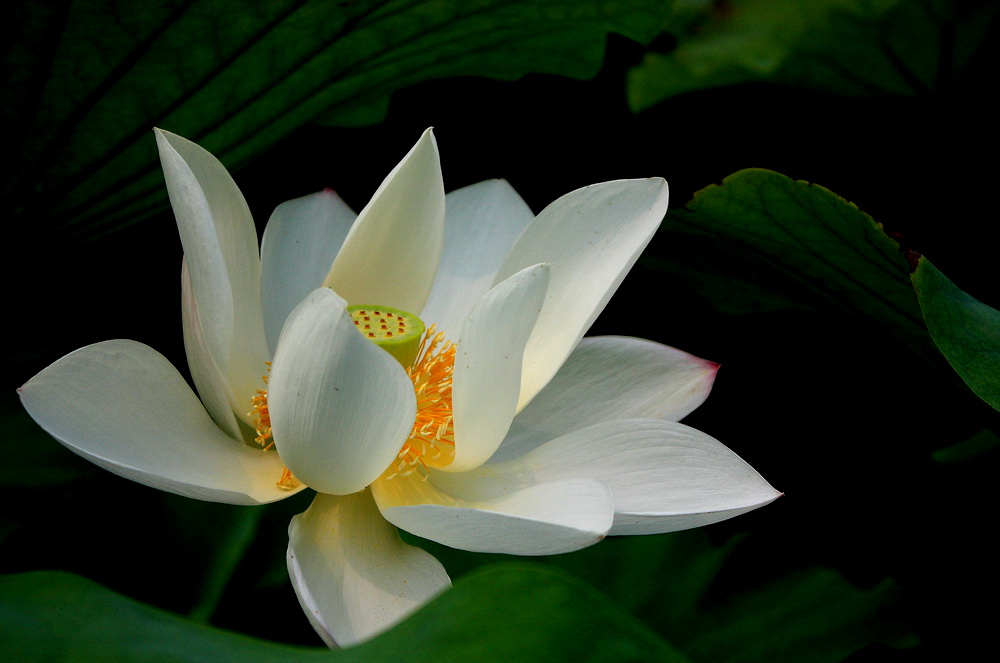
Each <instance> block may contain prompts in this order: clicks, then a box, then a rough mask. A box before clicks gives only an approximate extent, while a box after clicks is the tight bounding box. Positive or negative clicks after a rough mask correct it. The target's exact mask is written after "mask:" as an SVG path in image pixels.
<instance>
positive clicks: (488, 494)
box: [435, 419, 780, 534]
mask: <svg viewBox="0 0 1000 663" xmlns="http://www.w3.org/2000/svg"><path fill="white" fill-rule="evenodd" d="M567 477H588V478H591V479H596V480H599V481H601V482H602V483H604V484H605V485H607V486H608V487H609V488H610V489H611V492H612V494H613V495H614V504H615V522H614V527H613V528H612V529H611V534H656V533H660V532H672V531H676V530H681V529H688V528H691V527H700V526H702V525H707V524H709V523H714V522H718V521H720V520H725V519H727V518H732V517H733V516H737V515H739V514H741V513H745V512H747V511H750V510H752V509H756V508H757V507H760V506H763V505H765V504H767V503H769V502H771V501H773V500H775V499H776V498H778V497H779V496H780V493H778V492H777V491H776V490H775V489H774V488H772V487H771V486H770V485H769V484H768V483H767V482H766V481H765V480H764V479H763V478H762V477H761V476H760V475H759V474H757V472H755V471H754V469H753V468H752V467H750V466H749V465H747V463H746V462H744V461H743V460H742V459H741V458H740V457H739V456H737V455H736V454H734V453H733V452H732V451H730V450H729V449H727V448H726V447H725V446H723V445H722V444H721V443H720V442H718V441H717V440H715V439H713V438H711V437H709V436H708V435H705V434H704V433H701V432H699V431H697V430H695V429H693V428H690V427H688V426H685V425H684V424H678V423H675V422H670V421H660V420H654V419H624V420H621V421H606V422H603V423H599V424H594V425H593V426H589V427H587V428H583V429H580V430H577V431H575V432H573V433H570V434H568V435H564V436H562V437H559V438H556V439H554V440H552V441H550V442H548V443H546V444H543V445H542V446H540V447H538V448H537V449H534V450H532V451H530V452H528V453H526V454H524V455H523V456H521V457H519V458H517V459H514V460H511V461H506V462H498V463H492V462H491V463H487V464H485V465H482V466H480V467H479V468H477V469H476V470H475V472H469V473H466V474H448V475H443V474H438V475H435V481H436V483H437V484H439V485H440V486H441V488H442V490H447V491H462V492H464V493H465V494H467V495H469V496H470V497H471V498H478V499H484V500H485V499H491V498H494V497H495V496H497V495H504V494H507V493H508V492H509V491H511V490H512V489H516V488H518V487H522V486H532V485H538V484H544V483H545V482H551V481H556V480H560V479H564V478H567Z"/></svg>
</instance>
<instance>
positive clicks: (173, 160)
mask: <svg viewBox="0 0 1000 663" xmlns="http://www.w3.org/2000/svg"><path fill="white" fill-rule="evenodd" d="M156 143H157V146H158V147H159V150H160V162H161V164H162V165H163V175H164V177H165V179H166V182H167V191H168V193H169V194H170V204H171V206H172V207H173V209H174V215H175V216H176V218H177V229H178V231H179V232H180V237H181V244H182V245H183V247H184V256H185V259H186V260H187V264H188V269H189V270H190V275H191V291H192V292H193V293H194V299H195V301H196V302H197V305H198V308H199V311H200V313H199V318H200V320H201V325H202V328H203V331H204V339H205V343H206V347H207V348H208V351H209V352H210V353H211V355H212V357H213V358H214V360H215V362H216V364H217V365H218V366H219V367H220V368H221V369H222V370H223V371H224V373H225V375H226V379H227V381H228V382H229V385H230V391H231V393H232V394H233V395H234V399H235V400H234V402H232V403H231V405H232V408H233V410H234V411H235V412H236V413H238V414H239V413H240V412H242V411H243V410H244V409H245V408H246V403H247V402H248V401H249V399H250V398H252V397H253V395H254V392H255V391H256V390H257V389H258V388H259V387H260V386H261V375H262V373H263V372H264V371H265V370H266V367H265V366H264V362H265V361H266V360H267V358H268V353H267V345H266V343H265V341H264V323H263V316H262V313H261V308H260V258H259V256H258V252H257V230H256V228H255V226H254V223H253V218H252V217H251V216H250V210H249V208H248V207H247V204H246V201H245V200H244V199H243V194H242V193H240V190H239V188H237V186H236V183H235V182H233V179H232V178H231V177H230V176H229V173H227V172H226V169H225V168H224V167H223V166H222V164H221V163H219V161H218V159H216V158H215V157H213V156H212V155H211V154H209V153H208V152H206V151H205V150H203V149H202V148H200V147H198V146H197V145H195V144H194V143H192V142H190V141H187V140H185V139H183V138H181V137H180V136H176V135H174V134H171V133H167V132H165V131H160V130H159V129H157V130H156Z"/></svg>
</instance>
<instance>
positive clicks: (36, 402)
mask: <svg viewBox="0 0 1000 663" xmlns="http://www.w3.org/2000/svg"><path fill="white" fill-rule="evenodd" d="M19 393H20V394H21V402H22V403H23V404H24V408H25V409H26V410H27V411H28V413H29V414H30V415H31V416H32V418H33V419H34V420H35V421H37V422H38V424H39V425H40V426H41V427H42V428H44V429H45V430H46V431H47V432H48V433H49V434H50V435H52V436H53V437H54V438H56V439H57V440H59V441H60V442H61V443H62V444H64V445H65V446H66V447H68V448H69V449H70V450H71V451H74V452H76V453H78V454H79V455H81V456H83V457H84V458H86V459H88V460H90V461H93V462H94V463H97V464H98V465H100V466H101V467H103V468H105V469H108V470H110V471H112V472H114V473H115V474H118V475H120V476H123V477H125V478H128V479H132V480H133V481H138V482H139V483H144V484H146V485H147V486H152V487H154V488H159V489H161V490H166V491H168V492H171V493H177V494H178V495H184V496H185V497H194V498H196V499H201V500H208V501H212V502H226V503H228V504H260V503H264V502H273V501H275V500H279V499H282V498H284V497H287V496H289V495H290V494H292V493H291V492H289V491H285V490H281V489H279V488H278V487H277V486H276V482H277V481H278V479H280V477H281V472H282V469H283V465H282V462H281V458H279V457H278V454H276V453H273V452H271V453H266V452H264V451H262V450H259V449H252V448H250V447H248V446H246V445H245V444H243V443H242V442H241V441H237V440H234V439H233V438H231V437H229V436H228V435H226V434H225V433H223V432H222V431H221V430H219V428H218V427H217V426H216V425H215V423H214V422H213V421H212V419H211V417H209V416H208V413H207V412H205V409H204V408H203V407H202V405H201V403H200V402H199V401H198V398H197V397H196V396H195V395H194V393H193V392H192V391H191V389H190V388H189V387H188V386H187V383H186V382H185V381H184V378H183V377H181V375H180V373H178V372H177V370H176V369H175V368H174V367H173V366H171V365H170V362H168V361H167V360H166V358H164V357H163V356H162V355H160V354H159V353H157V352H156V351H155V350H153V349H152V348H150V347H148V346H145V345H142V344H141V343H136V342H135V341H105V342H103V343H97V344H94V345H90V346H87V347H85V348H81V349H79V350H77V351H75V352H72V353H70V354H68V355H66V356H65V357H63V358H62V359H60V360H59V361H57V362H56V363H54V364H52V365H51V366H49V367H48V368H46V369H45V370H43V371H42V372H41V373H39V374H38V375H36V376H35V377H33V378H31V380H29V381H28V382H27V383H26V384H25V385H24V386H23V387H21V389H19Z"/></svg>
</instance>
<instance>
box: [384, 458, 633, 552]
mask: <svg viewBox="0 0 1000 663" xmlns="http://www.w3.org/2000/svg"><path fill="white" fill-rule="evenodd" d="M478 473H479V469H476V470H473V471H472V472H467V473H460V474H446V475H444V474H439V473H437V472H434V471H433V470H432V472H431V477H432V478H431V480H429V481H421V480H420V479H419V478H416V477H415V475H411V476H408V477H398V476H397V477H395V478H393V479H384V478H380V479H379V480H378V481H376V482H375V483H373V484H372V486H371V489H372V494H373V495H374V496H375V501H376V503H378V508H379V510H380V511H381V512H382V515H383V516H384V517H385V519H386V520H388V521H389V522H391V523H393V524H394V525H396V526H397V527H399V528H401V529H404V530H406V531H407V532H410V533H411V534H416V535H417V536H420V537H423V538H425V539H430V540H431V541H437V542H438V543H443V544H444V545H446V546H451V547H452V548H459V549H461V550H470V551H473V552H493V553H508V554H512V555H554V554H557V553H564V552H569V551H571V550H579V549H580V548H585V547H586V546H589V545H592V544H594V543H597V542H598V541H600V540H601V539H603V538H604V536H605V535H606V534H607V532H608V529H609V528H610V527H611V524H612V520H613V517H614V516H613V511H614V509H613V506H612V501H611V500H612V497H611V493H610V491H609V490H608V488H607V487H606V486H605V485H604V484H602V483H601V482H600V481H594V480H592V479H565V480H559V481H552V482H550V483H542V484H536V485H531V486H527V487H524V488H521V487H519V486H515V485H514V484H510V485H509V488H510V490H507V491H504V492H502V493H500V494H499V495H497V496H491V497H489V498H486V499H477V498H475V497H474V496H472V497H469V496H467V495H464V494H463V491H464V490H465V489H466V488H467V484H473V485H474V484H475V482H476V477H475V475H477V474H478ZM436 476H444V477H448V478H456V479H454V481H452V482H451V483H452V484H453V485H454V486H455V488H456V490H454V491H450V492H444V491H442V490H440V489H439V488H438V487H437V486H435V485H434V483H435V482H434V477H436ZM463 480H464V481H463ZM469 495H471V493H469Z"/></svg>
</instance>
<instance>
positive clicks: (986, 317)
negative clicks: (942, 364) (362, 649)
mask: <svg viewBox="0 0 1000 663" xmlns="http://www.w3.org/2000/svg"><path fill="white" fill-rule="evenodd" d="M911 278H912V280H913V287H914V289H915V290H916V293H917V299H918V301H919V302H920V308H921V310H923V313H924V320H925V321H926V322H927V329H928V330H929V331H930V334H931V338H933V339H934V342H935V343H937V346H938V348H940V350H941V353H942V354H943V355H944V356H945V359H947V360H948V363H950V364H951V366H952V368H954V369H955V372H956V373H958V375H959V376H960V377H961V378H962V380H964V381H965V383H966V384H967V385H969V388H970V389H972V391H974V392H975V393H976V395H977V396H979V397H980V398H982V399H983V400H984V401H986V402H987V403H989V404H990V405H992V406H993V407H994V408H996V409H998V410H1000V311H997V310H996V309H994V308H992V307H990V306H987V305H986V304H983V303H982V302H980V301H979V300H977V299H976V298H974V297H971V296H970V295H968V294H966V293H965V292H963V291H962V290H961V289H960V288H959V287H958V286H956V285H955V284H954V283H952V282H951V281H950V280H949V279H948V277H946V276H945V275H944V274H942V273H941V272H940V271H939V270H938V269H937V268H936V267H935V266H934V265H932V264H931V263H930V261H929V260H927V258H925V257H923V256H921V257H920V259H919V261H918V262H917V268H916V270H915V271H914V272H913V274H912V276H911Z"/></svg>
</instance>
